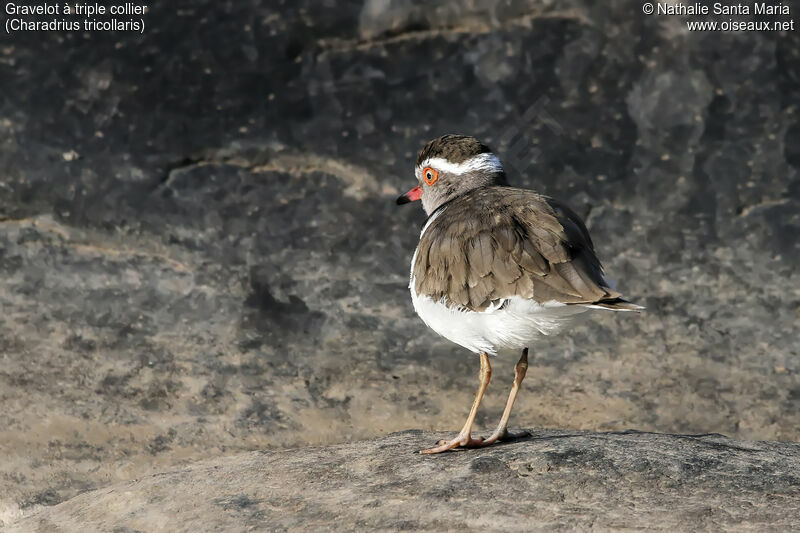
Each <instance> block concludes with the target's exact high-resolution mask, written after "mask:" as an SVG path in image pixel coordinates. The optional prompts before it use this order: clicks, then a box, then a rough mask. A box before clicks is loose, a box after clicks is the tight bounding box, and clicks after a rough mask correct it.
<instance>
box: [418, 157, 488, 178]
mask: <svg viewBox="0 0 800 533" xmlns="http://www.w3.org/2000/svg"><path fill="white" fill-rule="evenodd" d="M425 167H433V168H435V169H436V170H441V171H444V172H448V173H450V174H464V173H466V172H473V171H475V170H482V171H488V172H502V171H503V165H502V163H500V160H499V159H497V156H496V155H494V154H492V153H485V154H478V155H476V156H473V157H470V158H469V159H467V160H466V161H462V162H461V163H451V162H450V161H448V160H447V159H443V158H441V157H429V158H428V159H426V160H425V161H423V162H422V163H420V164H419V165H417V168H416V174H417V178H420V177H421V174H422V169H424V168H425Z"/></svg>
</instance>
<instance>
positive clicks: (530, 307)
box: [408, 211, 587, 355]
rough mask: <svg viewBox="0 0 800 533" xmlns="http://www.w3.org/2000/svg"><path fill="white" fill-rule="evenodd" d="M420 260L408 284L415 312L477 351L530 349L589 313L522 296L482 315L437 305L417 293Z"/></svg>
mask: <svg viewBox="0 0 800 533" xmlns="http://www.w3.org/2000/svg"><path fill="white" fill-rule="evenodd" d="M441 213H442V211H440V212H439V213H436V214H435V215H434V216H433V217H431V219H430V220H428V222H427V223H426V224H425V227H424V228H422V233H421V234H420V237H421V236H422V234H424V233H425V230H426V229H428V226H429V225H430V223H431V222H433V220H434V219H435V218H436V217H437V216H439V215H441ZM416 259H417V253H416V251H415V252H414V257H413V258H412V259H411V276H410V280H409V285H408V288H409V290H410V291H411V301H412V302H413V304H414V310H415V311H416V312H417V314H418V315H419V316H420V318H421V319H422V320H423V322H425V324H427V325H428V327H430V328H431V329H432V330H434V331H435V332H436V333H438V334H439V335H441V336H442V337H444V338H446V339H448V340H450V341H452V342H454V343H456V344H458V345H460V346H463V347H464V348H466V349H467V350H471V351H473V352H486V353H488V354H490V355H496V354H497V350H498V349H501V348H509V349H517V350H519V349H522V348H526V347H528V346H530V344H531V343H532V342H533V341H534V340H535V339H536V338H538V337H539V336H541V335H551V334H553V333H557V332H558V331H559V330H560V329H561V328H562V327H563V326H564V325H565V324H566V323H567V322H568V321H569V319H570V317H572V316H574V315H577V314H580V313H582V312H584V311H586V310H587V308H586V307H583V306H578V305H565V304H563V303H560V302H555V301H553V302H545V303H543V304H539V303H537V302H535V301H533V300H528V299H526V298H519V297H512V298H509V299H508V300H507V301H506V300H504V301H502V302H499V304H498V305H497V306H493V307H490V308H488V309H487V310H485V311H482V312H476V311H470V310H468V309H462V308H458V307H447V306H446V305H445V304H444V301H439V302H435V301H433V300H432V299H431V298H430V297H428V296H424V295H422V296H420V295H418V294H417V293H416V291H415V290H414V285H415V281H416V280H415V278H414V263H415V262H416ZM504 303H505V305H503V304H504Z"/></svg>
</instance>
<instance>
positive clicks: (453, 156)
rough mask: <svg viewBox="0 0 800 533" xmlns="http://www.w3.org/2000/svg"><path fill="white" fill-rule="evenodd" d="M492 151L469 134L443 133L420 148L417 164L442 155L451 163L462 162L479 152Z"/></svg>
mask: <svg viewBox="0 0 800 533" xmlns="http://www.w3.org/2000/svg"><path fill="white" fill-rule="evenodd" d="M487 152H491V150H490V149H489V147H488V146H486V145H485V144H483V143H482V142H480V141H479V140H478V139H476V138H475V137H470V136H468V135H453V134H448V135H442V136H441V137H439V138H438V139H434V140H432V141H431V142H429V143H428V144H426V145H425V148H423V149H422V150H420V152H419V155H418V156H417V165H419V164H420V163H422V162H423V161H425V160H426V159H428V158H431V157H441V158H442V159H445V160H447V161H450V162H451V163H462V162H464V161H466V160H467V159H469V158H471V157H475V156H476V155H478V154H485V153H487Z"/></svg>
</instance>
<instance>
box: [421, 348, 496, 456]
mask: <svg viewBox="0 0 800 533" xmlns="http://www.w3.org/2000/svg"><path fill="white" fill-rule="evenodd" d="M480 357H481V373H480V385H478V392H477V394H475V401H473V402H472V409H470V411H469V416H467V421H466V422H465V423H464V427H463V428H461V431H460V432H459V434H458V436H457V437H456V438H454V439H453V440H449V441H445V442H440V443H439V446H437V447H435V448H429V449H427V450H422V451H421V452H419V453H425V454H429V453H441V452H444V451H447V450H451V449H453V448H458V447H459V446H464V447H476V446H480V445H481V444H482V442H483V439H481V437H477V438H472V435H471V433H472V424H473V423H474V422H475V416H476V415H477V414H478V407H479V406H480V405H481V400H482V399H483V393H485V392H486V387H487V386H488V385H489V380H490V379H492V366H491V365H490V364H489V355H488V354H486V353H485V352H481V353H480Z"/></svg>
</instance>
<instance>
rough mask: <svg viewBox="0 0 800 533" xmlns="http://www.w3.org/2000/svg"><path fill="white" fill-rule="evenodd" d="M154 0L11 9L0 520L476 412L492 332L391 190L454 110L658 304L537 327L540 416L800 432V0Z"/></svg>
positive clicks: (5, 96) (642, 295)
mask: <svg viewBox="0 0 800 533" xmlns="http://www.w3.org/2000/svg"><path fill="white" fill-rule="evenodd" d="M152 4H153V5H151V12H150V13H149V14H148V15H147V16H146V22H147V29H146V31H145V32H144V34H143V35H138V34H125V33H110V32H103V33H94V34H86V35H84V34H82V33H69V34H65V33H56V32H50V33H18V34H14V35H11V36H9V35H7V34H5V33H3V34H2V36H1V37H0V39H2V42H1V43H0V80H2V84H1V85H0V309H1V310H2V312H0V459H1V460H0V520H6V521H8V520H10V519H12V518H14V517H16V516H18V515H19V513H20V512H25V510H30V509H33V508H35V506H37V505H53V504H56V503H58V502H61V501H63V500H65V499H67V498H70V497H72V496H74V495H76V494H78V493H80V492H82V491H86V490H89V489H94V488H99V487H104V486H107V485H110V484H112V483H114V482H117V481H122V480H126V479H131V478H134V477H137V476H142V475H145V474H147V473H150V472H157V471H163V470H166V469H170V468H176V467H177V466H178V465H182V464H187V463H188V462H190V461H195V460H198V459H203V458H208V457H215V456H219V455H222V454H231V453H234V452H237V451H248V450H255V449H264V448H280V447H286V446H298V445H307V444H330V443H337V442H347V441H351V440H353V439H355V438H370V437H375V436H379V435H381V434H384V433H386V432H389V431H395V430H401V429H407V428H411V427H422V428H423V429H433V428H436V429H439V430H442V429H450V428H457V427H458V426H459V425H460V424H461V422H462V420H463V417H464V415H465V411H466V409H467V408H468V406H469V404H470V401H471V399H472V395H473V391H474V388H475V385H476V383H475V374H476V372H477V360H476V358H474V357H472V356H469V355H468V354H466V353H465V352H464V351H463V350H461V349H459V348H458V347H456V346H453V345H451V344H449V343H448V342H446V341H444V340H443V339H440V338H437V337H436V335H435V334H433V333H432V332H430V331H428V330H426V329H425V327H424V326H423V324H422V323H421V322H420V321H419V319H417V318H416V317H415V316H414V315H413V312H412V309H411V304H410V301H409V297H408V293H407V289H406V284H407V279H408V278H407V276H408V263H409V261H410V259H411V254H412V251H413V248H414V245H415V242H416V239H417V236H418V231H419V228H420V226H421V224H422V221H423V214H422V212H421V210H420V209H419V208H418V206H417V205H410V206H405V207H404V208H398V207H397V206H395V205H394V204H393V200H394V198H395V197H396V196H397V195H398V194H399V193H401V192H404V191H405V190H407V189H408V188H409V187H410V186H411V185H412V183H413V177H412V174H411V169H412V165H413V158H414V154H415V153H416V151H417V150H418V149H419V148H420V147H421V145H422V144H423V143H424V142H425V141H427V140H428V139H430V138H432V137H434V136H436V135H439V134H442V133H446V132H463V133H471V134H474V135H476V136H478V137H480V138H481V139H483V140H485V141H486V142H488V143H489V144H490V145H491V146H493V147H494V148H495V150H496V151H497V153H498V154H499V155H500V157H501V158H502V159H503V160H504V161H505V162H506V166H507V168H508V170H509V175H510V180H511V181H512V183H514V184H515V185H520V186H526V187H532V188H536V189H538V190H539V191H542V192H544V193H547V194H550V195H552V196H555V197H558V198H560V199H562V200H564V201H565V202H567V203H568V204H569V205H571V206H572V207H573V208H574V209H575V210H576V211H577V212H579V213H581V214H582V215H584V216H586V217H587V221H588V225H589V227H590V229H591V231H592V234H593V237H594V240H595V242H596V244H597V246H598V250H599V254H600V256H601V258H602V259H603V260H604V262H605V265H606V267H607V269H608V271H609V272H610V275H611V277H612V278H614V279H617V280H618V283H619V288H620V289H621V290H622V291H623V292H624V293H626V294H627V295H629V296H631V297H632V298H633V299H634V300H635V301H637V302H639V303H642V304H644V305H646V306H647V307H648V312H647V313H646V314H644V315H641V316H631V315H626V316H612V315H611V314H602V313H598V316H597V318H596V319H594V320H590V321H587V322H585V323H582V324H580V325H578V326H576V328H575V329H574V331H573V332H572V333H571V334H570V335H565V336H563V337H560V338H557V339H552V340H551V339H546V340H545V341H543V342H542V343H540V344H539V345H537V346H535V347H533V354H535V355H534V357H532V360H531V369H530V371H529V373H528V378H527V381H526V386H525V390H524V392H523V394H522V396H521V398H520V401H519V402H518V407H517V410H516V412H515V415H514V421H513V423H516V424H520V423H523V424H525V425H531V424H536V425H541V426H546V427H561V428H575V429H609V430H614V429H623V428H628V427H635V428H638V429H643V430H656V431H664V432H695V433H704V432H719V433H724V434H728V435H730V436H733V437H737V438H742V439H781V440H796V439H797V438H798V435H800V363H798V358H797V355H798V344H797V331H798V325H800V268H799V267H800V239H798V238H797V235H798V234H800V173H798V166H800V122H799V121H798V108H797V103H798V102H799V101H800V83H799V82H800V31H795V32H788V33H759V32H737V33H722V32H717V33H701V32H697V33H687V32H686V30H685V27H684V26H683V23H682V21H681V20H680V19H679V18H668V17H646V16H644V15H643V14H642V13H641V9H640V8H639V6H632V5H631V3H630V2H629V1H628V0H610V1H607V2H600V3H598V2H590V1H589V0H585V1H583V0H565V1H563V2H562V1H559V2H557V3H556V2H548V1H539V0H529V1H522V0H520V1H516V0H514V1H486V2H481V1H478V0H462V1H457V2H452V3H450V2H444V1H441V0H440V1H437V2H423V1H421V0H396V1H395V0H391V1H382V0H368V1H336V2H332V1H328V0H314V1H312V0H305V1H300V2H296V1H293V0H292V1H290V0H287V1H285V2H277V1H263V2H259V1H255V0H237V1H236V2H233V1H222V2H220V1H217V0H214V1H212V0H197V1H194V2H188V1H186V2H158V3H152ZM515 359H516V354H513V355H511V354H509V355H506V356H502V357H500V358H498V360H497V363H496V365H495V378H494V383H493V384H492V387H490V389H489V395H488V397H487V400H486V405H485V408H484V409H483V410H482V411H481V415H480V417H479V419H478V423H479V425H481V426H483V427H487V426H489V425H492V424H494V423H495V421H496V417H497V416H499V411H500V409H501V406H502V404H503V402H504V397H505V390H506V388H507V386H508V384H509V381H510V379H511V375H512V372H513V370H512V368H513V364H514V362H515ZM293 453H295V452H293ZM459 457H461V456H459ZM449 460H450V459H449ZM452 460H455V459H452ZM435 464H439V463H435Z"/></svg>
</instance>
